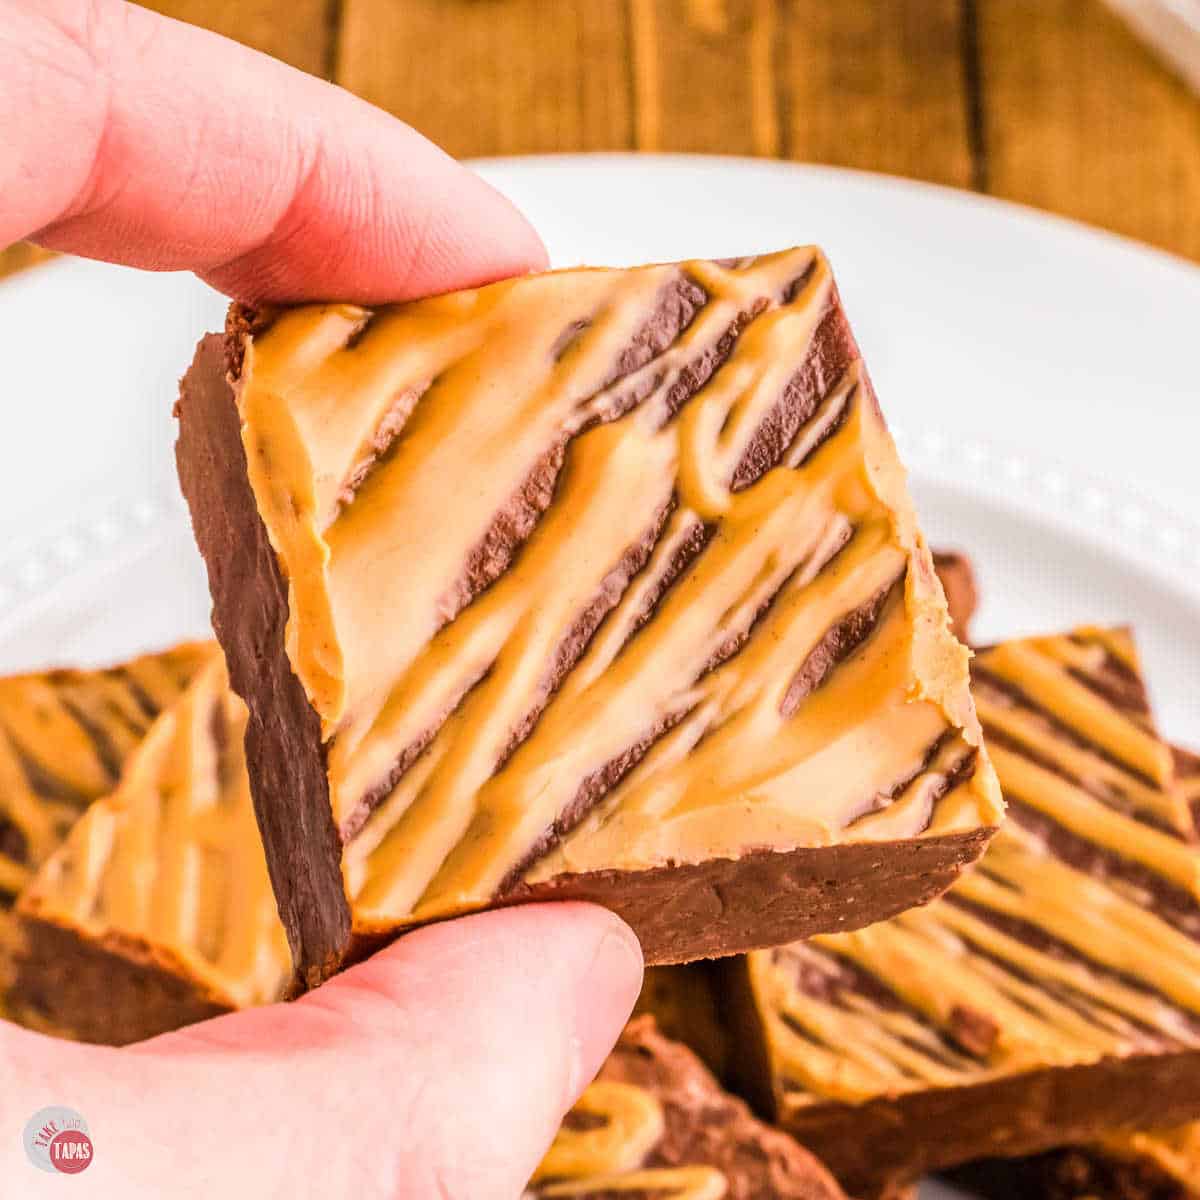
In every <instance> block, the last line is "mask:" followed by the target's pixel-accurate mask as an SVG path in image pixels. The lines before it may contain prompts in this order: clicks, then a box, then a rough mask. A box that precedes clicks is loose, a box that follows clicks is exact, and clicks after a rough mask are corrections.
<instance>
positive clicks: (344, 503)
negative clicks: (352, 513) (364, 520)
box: [331, 343, 434, 520]
mask: <svg viewBox="0 0 1200 1200" xmlns="http://www.w3.org/2000/svg"><path fill="white" fill-rule="evenodd" d="M349 345H350V343H347V347H349ZM433 383H434V381H433V380H430V379H426V380H422V381H421V382H420V383H416V384H413V385H411V386H410V387H406V388H402V389H401V390H400V391H399V392H398V393H397V394H396V396H395V397H393V399H392V401H391V403H390V404H388V406H387V407H386V408H385V409H384V410H383V413H382V414H381V415H380V418H379V421H378V422H377V423H376V426H375V429H374V431H373V432H372V434H371V436H370V438H369V439H368V441H367V444H366V446H365V448H364V449H363V450H362V452H361V457H360V458H359V459H358V461H357V462H355V463H354V464H353V465H352V466H351V468H350V470H349V471H348V472H347V474H346V478H345V480H344V481H343V482H342V487H341V490H340V491H339V492H338V496H337V505H336V507H335V509H334V511H333V514H332V518H331V519H332V520H336V519H337V517H338V514H339V513H340V512H341V511H342V510H343V509H345V508H348V507H349V506H350V505H351V504H353V503H354V501H355V499H356V498H357V496H358V493H359V492H360V491H361V490H362V489H363V488H364V487H366V486H367V484H368V483H369V481H370V478H371V475H372V473H373V472H374V471H376V470H379V469H380V468H381V467H383V466H384V464H386V463H387V461H388V459H389V457H390V456H391V455H392V453H393V452H394V451H395V449H396V445H397V443H398V442H399V440H400V438H401V436H402V435H403V433H404V427H405V426H406V425H407V424H408V419H409V418H410V417H411V416H412V414H413V412H414V411H415V410H416V407H417V405H418V404H419V403H420V402H421V400H422V398H423V397H424V396H425V394H426V393H427V392H428V391H429V389H430V387H431V386H432V385H433Z"/></svg>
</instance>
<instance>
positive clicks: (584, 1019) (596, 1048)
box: [567, 917, 642, 1106]
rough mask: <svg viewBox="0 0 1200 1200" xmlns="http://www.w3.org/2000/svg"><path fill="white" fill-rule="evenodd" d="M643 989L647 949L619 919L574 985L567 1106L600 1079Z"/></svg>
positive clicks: (602, 939)
mask: <svg viewBox="0 0 1200 1200" xmlns="http://www.w3.org/2000/svg"><path fill="white" fill-rule="evenodd" d="M641 988H642V948H641V946H640V945H639V944H638V940H637V938H636V937H635V936H634V933H633V930H631V929H630V928H629V926H628V925H626V924H625V923H624V922H623V921H620V920H619V919H617V918H616V917H613V918H612V919H611V922H610V924H609V928H608V929H607V930H606V931H605V932H604V933H603V934H602V935H601V938H600V941H599V943H598V944H597V946H596V953H595V955H594V957H593V958H592V961H591V965H590V966H589V967H588V968H587V969H586V970H585V971H582V972H580V975H579V977H578V979H577V980H576V984H575V1026H574V1036H573V1038H572V1050H573V1053H572V1056H571V1058H572V1062H571V1071H570V1073H569V1088H570V1095H569V1096H568V1098H567V1104H568V1106H569V1105H571V1104H574V1103H575V1101H576V1100H577V1099H578V1098H579V1094H580V1093H581V1092H582V1091H583V1089H584V1088H585V1087H587V1085H588V1084H589V1083H591V1081H592V1080H593V1079H594V1078H595V1077H596V1073H597V1072H598V1071H599V1070H600V1068H601V1067H602V1066H603V1065H604V1060H605V1059H606V1058H607V1057H608V1054H609V1051H611V1050H612V1048H613V1044H614V1043H615V1042H616V1040H617V1038H618V1036H619V1035H620V1033H621V1030H622V1028H623V1027H624V1025H625V1022H626V1021H627V1020H628V1019H629V1014H630V1013H631V1012H632V1011H633V1005H634V1002H635V1001H636V1000H637V998H638V992H640V991H641Z"/></svg>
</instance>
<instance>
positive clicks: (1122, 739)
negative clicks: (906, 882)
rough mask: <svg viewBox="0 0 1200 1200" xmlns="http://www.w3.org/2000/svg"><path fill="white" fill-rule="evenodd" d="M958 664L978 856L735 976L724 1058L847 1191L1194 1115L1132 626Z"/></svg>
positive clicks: (1170, 815)
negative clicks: (967, 682) (900, 906)
mask: <svg viewBox="0 0 1200 1200" xmlns="http://www.w3.org/2000/svg"><path fill="white" fill-rule="evenodd" d="M974 674H975V694H976V699H977V703H978V707H979V713H980V717H981V719H982V721H983V725H984V730H985V736H986V738H987V740H988V744H989V748H990V751H991V754H992V757H993V761H994V762H995V764H996V769H997V772H998V774H999V776H1000V780H1001V786H1002V787H1003V788H1004V791H1005V796H1006V799H1007V801H1008V805H1009V816H1008V821H1007V824H1006V826H1005V828H1004V829H1003V830H1002V831H1001V833H1000V834H999V835H997V837H996V839H995V840H994V841H993V843H992V845H991V847H990V848H989V850H988V852H987V854H986V855H985V856H984V858H983V859H982V860H981V862H980V863H979V864H978V865H977V866H976V868H975V869H974V871H972V872H970V873H968V874H967V875H965V876H964V877H963V878H962V879H960V881H959V882H958V883H957V884H956V885H955V887H954V888H953V890H952V891H951V892H950V893H949V894H948V895H947V896H946V897H944V898H943V899H941V900H939V901H938V902H936V903H935V904H933V905H930V906H929V907H928V908H924V909H919V910H913V911H912V912H909V913H906V914H904V915H903V916H900V917H898V918H896V919H894V920H892V921H889V922H886V923H884V924H881V925H878V926H875V927H873V928H871V929H866V930H862V931H859V932H856V933H849V934H844V935H838V936H832V937H821V938H816V939H814V940H813V941H812V942H811V943H809V944H807V945H800V944H797V945H793V946H789V947H786V948H783V949H778V950H774V951H768V952H763V953H759V954H754V955H751V956H750V957H749V959H748V960H747V961H746V962H745V963H744V964H743V965H742V966H741V967H740V978H739V979H738V980H736V981H735V982H736V983H738V984H739V985H740V987H739V988H738V989H737V990H736V991H735V994H734V996H733V997H732V1001H733V1002H732V1003H731V1006H730V1007H731V1012H732V1018H733V1020H734V1021H735V1023H736V1026H737V1029H738V1031H739V1035H740V1041H739V1042H737V1043H735V1045H737V1048H738V1049H737V1053H735V1054H734V1055H733V1062H734V1063H735V1065H737V1064H742V1065H743V1066H744V1067H747V1068H748V1069H746V1070H744V1075H745V1076H746V1078H747V1081H748V1082H749V1083H750V1084H751V1085H752V1086H753V1085H755V1084H757V1092H756V1094H757V1097H758V1099H759V1100H760V1102H761V1103H762V1104H763V1106H764V1108H765V1109H766V1110H767V1111H769V1112H771V1113H773V1114H774V1115H775V1116H776V1117H777V1119H778V1120H779V1122H780V1123H781V1124H782V1125H783V1126H784V1127H785V1128H787V1129H788V1130H790V1131H792V1132H793V1133H795V1134H796V1136H797V1137H799V1138H800V1139H801V1140H802V1141H804V1143H805V1144H806V1145H809V1146H811V1147H812V1149H813V1150H814V1152H815V1153H817V1154H819V1155H820V1156H821V1157H822V1158H823V1159H824V1160H825V1161H826V1162H827V1163H828V1164H829V1166H830V1167H831V1169H832V1170H833V1171H834V1172H835V1174H837V1176H838V1178H839V1179H840V1180H841V1182H842V1184H843V1186H845V1187H847V1188H848V1189H849V1190H851V1191H860V1192H861V1193H863V1194H870V1193H871V1192H872V1191H873V1190H875V1189H878V1188H880V1187H881V1186H883V1185H884V1184H887V1183H889V1182H899V1183H903V1182H906V1181H911V1180H912V1179H914V1178H916V1177H918V1176H919V1175H920V1174H922V1173H923V1172H925V1171H927V1170H930V1169H933V1168H939V1167H946V1166H951V1165H954V1164H957V1163H961V1162H964V1161H967V1160H969V1159H974V1158H980V1157H984V1156H989V1155H1019V1154H1026V1153H1031V1152H1035V1151H1040V1150H1043V1149H1046V1148H1048V1147H1051V1146H1055V1145H1063V1144H1068V1143H1080V1142H1086V1141H1090V1140H1092V1139H1094V1138H1095V1137H1097V1136H1103V1135H1105V1134H1107V1133H1108V1132H1109V1131H1111V1130H1113V1129H1117V1128H1120V1127H1123V1126H1130V1127H1131V1126H1134V1125H1143V1126H1145V1125H1155V1124H1160V1123H1161V1124H1172V1123H1176V1122H1180V1121H1185V1120H1188V1119H1190V1118H1192V1117H1194V1116H1196V1115H1197V1114H1200V860H1198V858H1197V854H1196V850H1195V848H1194V845H1193V843H1192V842H1191V841H1190V838H1191V837H1192V826H1191V821H1190V813H1189V812H1188V810H1187V807H1186V805H1184V804H1183V803H1182V801H1181V798H1180V796H1179V793H1178V791H1177V789H1176V788H1175V787H1174V786H1173V771H1172V761H1171V753H1170V750H1169V749H1168V747H1167V746H1166V745H1164V744H1163V743H1162V742H1161V741H1160V740H1159V739H1158V738H1157V737H1156V735H1155V733H1154V730H1153V727H1152V724H1151V720H1150V715H1149V710H1148V707H1147V704H1146V697H1145V692H1144V690H1143V687H1142V684H1141V679H1140V670H1139V666H1138V661H1137V656H1136V652H1135V650H1134V646H1133V643H1132V640H1131V638H1130V637H1129V635H1128V634H1127V633H1126V632H1125V631H1122V630H1099V629H1084V630H1079V631H1078V632H1076V633H1073V634H1069V635H1066V636H1061V637H1048V638H1032V639H1028V640H1024V641H1015V642H1008V643H1004V644H1003V645H1000V646H996V647H994V648H992V649H989V650H984V651H981V652H980V653H979V655H978V658H977V660H976V664H975V672H974ZM864 1147H870V1154H869V1155H867V1154H864V1150H863V1148H864Z"/></svg>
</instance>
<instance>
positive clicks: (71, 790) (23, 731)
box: [0, 642, 219, 1002]
mask: <svg viewBox="0 0 1200 1200" xmlns="http://www.w3.org/2000/svg"><path fill="white" fill-rule="evenodd" d="M217 653H219V651H218V650H217V647H216V645H215V644H213V643H207V642H184V643H181V644H180V645H177V646H173V647H171V648H170V649H168V650H162V651H159V652H156V653H152V654H144V655H141V656H140V657H138V658H133V659H130V660H129V661H127V662H124V663H120V664H119V665H116V666H111V667H104V668H98V669H95V670H74V669H71V668H55V669H52V670H48V671H30V672H25V673H23V674H20V675H7V676H4V677H3V678H0V1002H2V1000H3V996H4V994H5V993H6V992H7V990H8V987H9V985H10V984H11V982H12V969H13V958H14V955H15V954H16V953H17V950H18V949H19V946H20V931H19V927H18V923H17V920H16V918H15V917H14V915H13V911H12V910H13V905H14V904H15V903H16V899H17V896H18V895H19V894H20V892H21V890H22V889H23V888H25V887H26V886H27V885H28V884H29V883H30V881H31V880H32V879H33V878H34V876H35V874H36V873H37V870H38V868H39V867H40V866H41V865H42V863H44V862H45V861H46V859H48V858H49V857H50V855H51V854H53V853H54V851H55V850H57V849H58V847H59V846H60V845H61V844H62V840H63V838H64V837H66V835H67V833H68V831H69V830H70V829H71V827H72V826H73V825H74V824H75V822H76V821H77V820H78V819H79V817H80V814H81V813H83V812H84V810H85V809H86V808H87V806H88V805H89V804H91V802H92V801H93V800H95V799H97V798H98V797H100V796H103V795H105V794H106V793H108V792H109V791H111V790H112V788H113V787H114V785H115V784H116V782H117V779H118V777H119V776H120V773H121V770H122V767H123V766H124V764H125V762H126V760H127V759H128V758H129V756H130V754H132V753H133V751H134V750H135V749H136V748H137V747H138V746H139V745H140V744H141V741H142V738H143V737H144V736H145V734H146V731H147V729H148V728H149V727H150V725H151V723H152V722H153V721H154V719H155V717H157V716H158V714H159V713H160V712H161V711H162V710H163V709H164V708H167V707H169V706H170V705H171V704H172V703H173V702H174V701H175V700H176V699H177V698H178V696H179V694H180V693H181V692H182V691H183V689H184V688H185V687H186V686H187V685H188V683H189V682H190V681H191V679H192V678H193V676H194V675H195V674H196V673H197V672H198V671H199V670H200V669H201V667H203V665H204V664H205V663H206V662H208V661H209V660H210V659H212V658H213V657H214V656H215V655H216V654H217Z"/></svg>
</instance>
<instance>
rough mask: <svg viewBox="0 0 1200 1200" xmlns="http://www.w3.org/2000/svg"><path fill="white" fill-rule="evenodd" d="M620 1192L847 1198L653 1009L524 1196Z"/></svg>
mask: <svg viewBox="0 0 1200 1200" xmlns="http://www.w3.org/2000/svg"><path fill="white" fill-rule="evenodd" d="M614 1125H615V1126H616V1127H617V1128H618V1129H619V1130H620V1133H621V1136H619V1137H614V1136H613V1126H614ZM616 1195H620V1196H625V1195H636V1196H638V1197H645V1200H658V1198H659V1197H661V1198H662V1200H671V1198H673V1197H676V1196H682V1195H687V1196H693V1195H694V1196H696V1197H698V1198H704V1200H707V1198H709V1197H713V1198H716V1197H725V1198H726V1200H768V1198H770V1200H845V1197H844V1195H843V1193H842V1190H841V1188H839V1187H838V1185H837V1183H836V1182H835V1181H834V1179H833V1177H832V1176H831V1175H830V1174H829V1172H828V1171H827V1170H826V1169H825V1168H824V1167H823V1166H822V1165H821V1164H820V1162H818V1161H817V1159H815V1158H814V1157H813V1156H812V1155H811V1154H810V1153H809V1152H808V1151H807V1150H805V1149H804V1148H803V1147H801V1146H799V1145H798V1144H797V1143H796V1142H794V1141H793V1140H792V1139H791V1138H789V1137H788V1136H787V1135H786V1134H784V1133H781V1132H779V1131H778V1130H776V1129H771V1128H770V1127H768V1126H766V1125H764V1124H763V1123H762V1122H760V1121H758V1120H756V1119H755V1118H754V1117H753V1116H752V1114H751V1113H750V1110H749V1109H748V1108H747V1107H746V1105H745V1104H743V1103H742V1102H741V1101H740V1100H738V1099H736V1098H735V1097H733V1096H730V1095H729V1094H727V1093H726V1092H724V1091H723V1090H722V1089H721V1088H720V1086H719V1085H718V1083H717V1081H716V1080H715V1079H714V1078H713V1077H712V1075H711V1074H710V1073H709V1072H708V1070H707V1069H706V1068H705V1067H704V1065H703V1064H702V1063H701V1062H700V1060H699V1059H697V1058H696V1056H695V1055H694V1054H692V1052H691V1051H690V1050H688V1049H687V1048H686V1047H685V1046H683V1045H681V1044H679V1043H678V1042H675V1041H672V1040H670V1039H668V1038H666V1037H664V1036H663V1035H662V1034H661V1033H660V1032H659V1031H658V1029H657V1027H656V1025H655V1023H654V1019H653V1018H652V1017H650V1016H641V1017H635V1018H634V1019H633V1020H632V1021H631V1022H630V1023H629V1025H628V1026H627V1027H626V1029H625V1031H624V1033H623V1034H622V1035H621V1038H620V1040H619V1041H618V1043H617V1046H616V1048H615V1049H614V1051H613V1053H612V1054H611V1055H610V1057H609V1059H608V1061H607V1062H606V1063H605V1065H604V1066H603V1067H602V1068H601V1070H600V1074H599V1076H598V1078H597V1080H596V1081H595V1083H593V1084H592V1085H591V1086H590V1087H589V1088H588V1089H587V1090H586V1091H585V1092H584V1094H583V1096H582V1097H581V1098H580V1100H579V1102H578V1104H577V1105H576V1107H575V1108H574V1109H573V1110H572V1111H571V1113H570V1114H568V1116H567V1119H566V1120H565V1121H564V1123H563V1127H562V1128H561V1129H560V1131H559V1134H558V1137H557V1138H556V1139H555V1143H554V1145H553V1146H552V1147H551V1149H550V1151H549V1153H548V1154H547V1155H546V1158H545V1159H544V1160H543V1162H542V1164H541V1166H540V1167H539V1169H538V1171H537V1172H536V1173H535V1175H534V1178H533V1180H532V1181H531V1183H530V1185H529V1187H528V1188H527V1189H526V1192H525V1194H524V1197H525V1200H551V1198H552V1197H556V1196H570V1197H572V1198H576V1200H607V1198H608V1197H610V1196H616Z"/></svg>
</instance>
